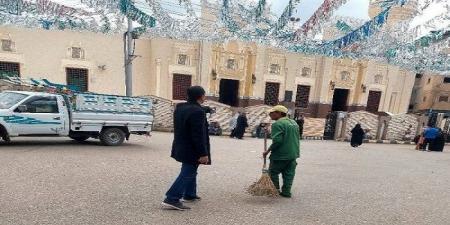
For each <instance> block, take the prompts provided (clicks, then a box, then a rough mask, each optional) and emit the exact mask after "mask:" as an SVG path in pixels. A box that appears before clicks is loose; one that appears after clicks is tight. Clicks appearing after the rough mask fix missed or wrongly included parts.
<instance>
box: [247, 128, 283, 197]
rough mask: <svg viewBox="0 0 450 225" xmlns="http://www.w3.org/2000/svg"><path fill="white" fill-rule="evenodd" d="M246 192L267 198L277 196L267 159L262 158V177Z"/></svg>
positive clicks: (265, 140) (265, 145) (265, 139)
mask: <svg viewBox="0 0 450 225" xmlns="http://www.w3.org/2000/svg"><path fill="white" fill-rule="evenodd" d="M266 149H267V129H265V132H264V151H266ZM247 192H248V193H249V194H251V195H253V196H269V197H276V196H278V195H279V192H278V190H277V188H276V187H275V185H274V184H273V182H272V179H270V176H269V170H268V169H267V159H266V156H264V165H263V169H262V176H261V178H259V180H258V181H257V182H255V183H253V184H252V185H250V187H248V189H247Z"/></svg>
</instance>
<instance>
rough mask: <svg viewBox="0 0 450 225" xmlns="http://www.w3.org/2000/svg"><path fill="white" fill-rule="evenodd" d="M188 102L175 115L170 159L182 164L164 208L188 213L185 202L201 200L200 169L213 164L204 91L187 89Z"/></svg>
mask: <svg viewBox="0 0 450 225" xmlns="http://www.w3.org/2000/svg"><path fill="white" fill-rule="evenodd" d="M187 92H188V101H187V102H186V103H180V104H178V105H177V107H176V108H175V112H174V140H173V144H172V154H171V157H172V158H174V159H175V160H176V161H178V162H180V163H181V171H180V174H179V175H178V178H177V179H176V180H175V182H174V183H173V184H172V186H171V187H170V189H169V190H168V191H167V193H166V198H165V199H164V201H163V203H162V205H163V206H164V207H166V208H170V209H176V210H187V209H190V208H189V207H187V206H185V205H184V204H183V203H182V202H181V199H183V201H185V202H193V201H198V200H200V197H199V196H198V195H197V169H198V167H199V165H202V164H203V165H206V164H210V163H211V160H210V159H211V157H210V156H211V155H210V147H209V136H208V132H207V131H208V126H207V120H206V111H205V109H204V108H203V107H202V106H201V104H202V103H203V102H204V101H205V90H204V89H203V88H202V87H200V86H193V87H190V88H189V89H188V91H187Z"/></svg>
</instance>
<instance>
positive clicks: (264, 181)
mask: <svg viewBox="0 0 450 225" xmlns="http://www.w3.org/2000/svg"><path fill="white" fill-rule="evenodd" d="M247 192H248V193H249V194H251V195H253V196H269V197H276V196H278V195H279V193H278V190H277V188H276V187H275V185H274V184H273V182H272V179H270V176H269V175H268V174H267V173H263V174H262V176H261V178H259V180H258V181H257V182H255V183H254V184H252V185H250V187H249V188H248V189H247Z"/></svg>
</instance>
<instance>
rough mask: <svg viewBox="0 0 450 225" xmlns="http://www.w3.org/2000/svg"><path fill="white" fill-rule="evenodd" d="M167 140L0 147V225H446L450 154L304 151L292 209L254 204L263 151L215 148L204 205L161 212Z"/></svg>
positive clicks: (389, 148)
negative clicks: (253, 187) (112, 144)
mask: <svg viewBox="0 0 450 225" xmlns="http://www.w3.org/2000/svg"><path fill="white" fill-rule="evenodd" d="M171 141H172V134H169V133H154V135H153V137H151V138H146V137H134V136H133V137H132V140H131V141H130V142H128V143H126V144H125V145H123V146H121V147H104V146H100V145H99V143H98V142H97V141H95V140H93V141H91V142H90V143H88V144H82V145H80V144H77V143H74V142H72V141H70V140H67V139H52V138H48V139H47V138H45V139H42V138H39V139H35V138H34V139H19V140H16V142H14V143H12V144H10V145H5V144H3V143H2V144H1V145H0V224H1V225H10V224H11V225H19V224H27V225H28V224H40V225H44V224H55V225H61V224H80V225H81V224H83V225H88V224H92V225H94V224H95V225H100V224H105V225H106V224H107V225H115V224H117V225H119V224H120V225H123V224H163V225H164V224H214V225H218V224H227V225H230V224H306V225H309V224H355V225H356V224H358V225H359V224H433V225H440V224H442V225H444V224H449V222H448V221H449V220H450V212H449V206H450V172H449V171H450V149H448V148H449V147H448V146H447V147H446V148H447V149H446V151H445V152H443V153H434V152H419V151H415V150H413V148H414V146H409V145H386V144H385V145H377V144H365V145H363V146H362V147H361V148H359V149H357V150H355V149H352V148H350V146H349V144H348V143H344V142H331V141H304V142H302V146H301V148H302V158H301V159H300V160H299V166H298V168H297V177H296V180H295V183H294V187H293V188H294V190H293V194H294V197H293V198H292V199H281V198H280V199H271V198H257V197H252V196H249V195H247V194H246V193H245V188H246V187H247V186H248V185H250V184H251V183H252V182H254V181H255V180H256V179H258V178H259V176H260V173H261V161H262V160H261V158H260V154H261V151H262V146H263V142H262V140H260V139H251V138H248V139H246V140H243V141H239V140H234V139H229V138H225V137H215V138H212V148H213V159H212V160H213V165H212V166H202V167H201V168H200V170H199V195H200V196H202V197H203V200H202V201H201V202H198V203H195V204H190V206H192V208H193V209H192V210H191V211H188V212H177V211H167V210H161V207H160V202H161V200H162V199H163V196H164V192H165V191H166V190H167V188H168V186H169V185H170V184H171V182H172V181H173V180H174V179H175V176H176V175H177V173H178V171H179V164H178V163H176V162H174V161H173V160H172V159H170V158H169V154H170V144H171Z"/></svg>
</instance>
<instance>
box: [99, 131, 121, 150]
mask: <svg viewBox="0 0 450 225" xmlns="http://www.w3.org/2000/svg"><path fill="white" fill-rule="evenodd" d="M100 141H101V142H102V143H103V144H104V145H106V146H118V145H121V144H122V143H123V142H124V141H125V132H123V131H122V130H121V129H119V128H106V129H104V130H103V131H102V132H101V133H100Z"/></svg>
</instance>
